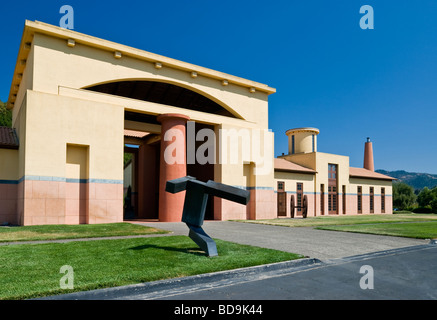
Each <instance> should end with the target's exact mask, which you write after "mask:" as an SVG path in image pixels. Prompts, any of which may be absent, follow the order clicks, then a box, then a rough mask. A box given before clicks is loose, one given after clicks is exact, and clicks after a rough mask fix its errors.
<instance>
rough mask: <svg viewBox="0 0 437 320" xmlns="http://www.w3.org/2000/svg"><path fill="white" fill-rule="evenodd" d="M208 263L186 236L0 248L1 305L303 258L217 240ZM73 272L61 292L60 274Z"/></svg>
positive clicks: (61, 275) (207, 259) (21, 245)
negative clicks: (215, 253)
mask: <svg viewBox="0 0 437 320" xmlns="http://www.w3.org/2000/svg"><path fill="white" fill-rule="evenodd" d="M216 243H217V250H218V253H219V256H218V257H213V258H209V257H207V256H206V255H205V254H204V253H203V252H202V251H200V250H199V248H198V247H197V246H196V245H195V244H194V243H193V241H192V240H191V239H190V238H188V237H186V236H168V237H154V238H131V239H123V240H97V241H85V242H70V243H49V244H37V245H36V244H20V245H12V246H2V247H0V270H1V273H0V299H3V300H19V299H28V298H36V297H43V296H48V295H56V294H62V293H70V292H75V291H85V290H92V289H99V288H107V287H115V286H122V285H128V284H134V283H142V282H148V281H155V280H161V279H168V278H175V277H183V276H190V275H196V274H201V273H209V272H216V271H222V270H230V269H235V268H242V267H249V266H255V265H260V264H266V263H274V262H280V261H287V260H293V259H298V258H302V256H301V255H297V254H293V253H287V252H282V251H277V250H271V249H264V248H258V247H253V246H247V245H239V244H235V243H230V242H226V241H221V240H216ZM64 265H69V266H71V267H72V268H73V270H74V289H72V290H70V289H68V290H62V289H61V288H60V280H61V277H63V276H64V274H61V273H60V268H61V267H62V266H64Z"/></svg>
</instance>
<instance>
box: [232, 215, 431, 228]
mask: <svg viewBox="0 0 437 320" xmlns="http://www.w3.org/2000/svg"><path fill="white" fill-rule="evenodd" d="M417 221H437V215H435V214H395V215H391V214H383V215H379V214H378V215H355V216H319V217H309V218H307V219H283V218H280V219H266V220H239V222H247V223H261V224H269V225H276V226H284V227H319V226H329V225H332V226H334V225H356V224H376V223H397V222H417Z"/></svg>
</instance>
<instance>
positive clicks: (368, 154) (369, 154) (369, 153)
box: [364, 138, 375, 171]
mask: <svg viewBox="0 0 437 320" xmlns="http://www.w3.org/2000/svg"><path fill="white" fill-rule="evenodd" d="M364 169H367V170H370V171H375V167H374V165H373V145H372V142H371V141H370V138H367V142H366V144H365V146H364Z"/></svg>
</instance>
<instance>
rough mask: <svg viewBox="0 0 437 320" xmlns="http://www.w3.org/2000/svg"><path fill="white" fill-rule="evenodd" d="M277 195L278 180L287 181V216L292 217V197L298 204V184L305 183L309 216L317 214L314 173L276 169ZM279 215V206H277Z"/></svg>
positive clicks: (304, 188) (304, 190)
mask: <svg viewBox="0 0 437 320" xmlns="http://www.w3.org/2000/svg"><path fill="white" fill-rule="evenodd" d="M274 177H275V193H276V194H275V196H276V197H277V191H278V182H279V181H283V182H284V183H285V192H286V193H287V205H286V206H287V210H286V213H287V215H286V216H287V217H291V210H290V208H291V206H290V203H291V197H292V196H293V197H294V203H295V205H297V184H298V183H302V184H303V194H304V196H307V198H308V212H307V216H308V217H313V216H314V215H315V196H314V181H315V175H314V174H305V173H294V172H284V171H275V175H274ZM295 210H296V211H295V215H296V214H297V209H295ZM275 213H276V216H275V217H277V208H276V211H275Z"/></svg>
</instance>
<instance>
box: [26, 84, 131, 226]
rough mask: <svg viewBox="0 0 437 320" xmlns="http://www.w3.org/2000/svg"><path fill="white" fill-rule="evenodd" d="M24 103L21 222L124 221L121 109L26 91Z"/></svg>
mask: <svg viewBox="0 0 437 320" xmlns="http://www.w3.org/2000/svg"><path fill="white" fill-rule="evenodd" d="M26 100H27V101H26V106H25V110H22V111H21V112H23V111H25V114H26V131H25V139H24V141H25V142H24V143H23V141H20V149H21V148H23V150H25V159H24V173H23V175H22V176H21V177H20V185H19V187H21V188H19V192H18V195H19V196H18V197H19V202H22V203H23V213H22V215H21V218H20V221H19V222H20V223H21V224H23V225H36V224H78V223H103V222H120V221H122V220H123V130H124V109H123V108H122V107H119V106H114V105H107V104H101V103H96V102H92V101H86V100H79V99H73V98H69V97H62V96H58V95H53V94H47V93H40V92H35V91H30V90H29V91H28V92H27V95H26ZM102 114H104V115H105V117H104V118H102ZM21 184H22V185H21ZM21 197H22V200H21Z"/></svg>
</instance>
